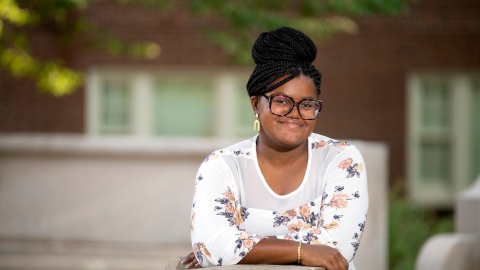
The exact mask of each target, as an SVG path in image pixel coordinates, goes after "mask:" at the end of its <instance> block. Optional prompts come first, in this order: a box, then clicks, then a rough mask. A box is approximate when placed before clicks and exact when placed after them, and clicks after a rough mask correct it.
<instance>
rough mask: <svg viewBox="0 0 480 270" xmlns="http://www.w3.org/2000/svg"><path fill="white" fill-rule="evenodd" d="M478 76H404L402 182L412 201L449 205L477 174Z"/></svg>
mask: <svg viewBox="0 0 480 270" xmlns="http://www.w3.org/2000/svg"><path fill="white" fill-rule="evenodd" d="M479 78H480V76H479V74H475V73H469V74H443V73H441V74H436V73H421V74H417V73H416V74H411V75H410V76H409V78H408V86H407V87H408V100H407V102H408V135H407V139H408V141H407V146H408V162H407V164H408V169H407V171H408V178H409V190H410V195H411V197H412V199H413V200H414V202H416V203H419V204H423V205H429V206H434V207H451V206H452V205H453V202H454V199H455V197H456V193H457V191H459V190H462V189H464V188H466V187H467V186H468V185H469V184H470V183H471V182H472V181H473V180H474V179H475V178H476V177H477V175H478V174H479V173H480V154H479V150H480V142H479V139H480V88H479V83H478V82H479V80H478V79H479Z"/></svg>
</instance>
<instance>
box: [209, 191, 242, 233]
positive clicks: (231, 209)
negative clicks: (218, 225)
mask: <svg viewBox="0 0 480 270" xmlns="http://www.w3.org/2000/svg"><path fill="white" fill-rule="evenodd" d="M223 195H224V197H221V198H217V199H215V201H216V202H219V203H220V204H222V205H223V207H221V206H215V209H214V210H215V211H219V210H224V211H221V212H218V213H217V215H221V216H224V217H225V218H227V220H228V222H229V224H230V226H236V227H237V228H238V226H240V224H242V222H243V221H244V220H245V219H247V218H248V215H249V213H248V211H247V208H245V207H243V206H241V205H239V204H238V201H237V200H235V196H234V195H233V193H232V191H231V190H230V188H229V189H228V190H227V191H225V192H224V193H223Z"/></svg>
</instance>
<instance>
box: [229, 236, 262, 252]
mask: <svg viewBox="0 0 480 270" xmlns="http://www.w3.org/2000/svg"><path fill="white" fill-rule="evenodd" d="M259 240H260V239H259V238H258V237H255V236H253V235H251V234H249V233H246V232H242V233H240V235H239V236H238V239H237V240H236V241H235V243H236V244H237V245H236V246H235V249H234V250H233V253H236V252H237V250H239V249H242V250H243V251H242V252H240V253H239V254H238V255H239V256H240V257H242V258H243V257H245V255H246V254H247V253H248V252H249V251H250V250H251V249H252V248H253V246H255V245H256V244H257V243H258V241H259Z"/></svg>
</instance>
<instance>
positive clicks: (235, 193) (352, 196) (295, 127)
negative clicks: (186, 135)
mask: <svg viewBox="0 0 480 270" xmlns="http://www.w3.org/2000/svg"><path fill="white" fill-rule="evenodd" d="M252 55H253V59H254V60H255V63H256V64H257V66H256V68H255V70H254V72H253V74H252V76H251V77H250V80H249V81H248V84H247V91H248V94H249V96H250V101H251V105H252V109H253V113H254V114H255V115H256V116H257V118H258V119H257V120H258V122H259V123H260V128H259V129H260V130H259V133H258V135H256V136H255V137H253V138H251V139H249V140H246V141H243V142H240V143H237V144H235V145H232V146H229V147H226V148H224V149H220V150H217V151H214V152H213V153H212V154H210V155H209V156H207V157H206V158H205V160H204V162H203V163H202V165H201V166H200V169H199V170H198V173H197V176H196V182H195V193H194V194H195V195H194V199H193V204H192V213H191V235H192V249H193V252H192V253H190V254H188V255H187V256H186V257H185V259H184V260H183V261H182V263H183V264H186V265H187V268H192V267H194V266H203V267H208V266H215V265H231V264H237V263H239V264H294V263H297V264H301V265H307V266H323V267H325V268H326V269H327V270H332V269H335V270H336V269H342V270H345V269H355V268H354V266H353V263H352V260H353V257H354V256H355V253H356V251H357V249H358V247H359V244H360V240H361V239H362V234H363V231H364V228H365V222H366V217H367V210H368V194H367V175H366V169H365V166H364V161H363V158H362V155H361V154H360V153H359V151H358V150H357V148H356V147H355V146H353V145H350V144H348V143H346V142H342V141H337V140H334V139H330V138H328V137H326V136H323V135H319V134H314V133H312V132H313V129H314V127H315V123H316V119H317V117H318V115H319V113H320V111H321V109H322V105H323V102H322V101H321V100H319V99H318V96H319V95H320V83H321V75H320V73H319V72H318V71H317V69H316V68H315V67H314V66H312V65H311V63H312V62H313V61H314V60H315V57H316V48H315V45H314V44H313V42H312V41H311V40H310V38H308V37H307V36H306V35H304V34H303V33H301V32H299V31H297V30H294V29H291V28H287V27H283V28H279V29H277V30H274V31H270V32H266V33H262V34H261V35H260V37H259V38H258V39H257V41H256V42H255V45H254V47H253V49H252Z"/></svg>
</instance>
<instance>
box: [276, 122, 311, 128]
mask: <svg viewBox="0 0 480 270" xmlns="http://www.w3.org/2000/svg"><path fill="white" fill-rule="evenodd" d="M278 122H279V123H280V124H282V125H284V126H287V127H289V128H302V127H303V126H305V124H304V123H302V122H300V121H295V120H287V121H282V120H280V121H278Z"/></svg>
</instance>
